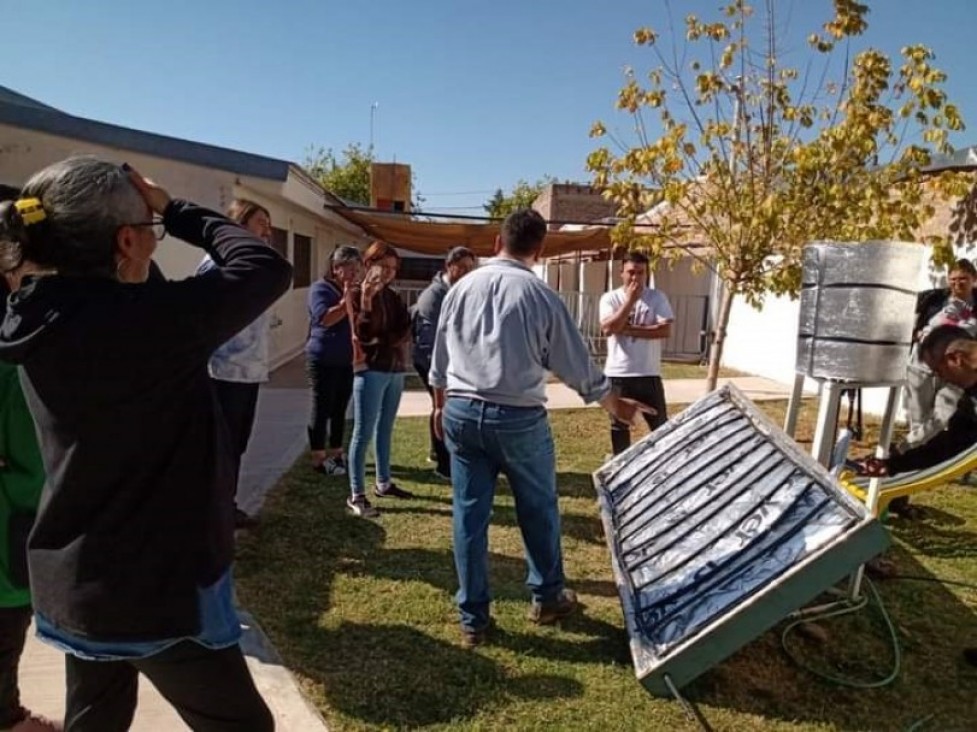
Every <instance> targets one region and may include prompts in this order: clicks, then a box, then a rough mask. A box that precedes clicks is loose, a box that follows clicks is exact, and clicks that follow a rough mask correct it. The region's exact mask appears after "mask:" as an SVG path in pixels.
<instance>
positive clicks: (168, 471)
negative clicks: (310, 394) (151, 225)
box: [0, 201, 291, 641]
mask: <svg viewBox="0 0 977 732" xmlns="http://www.w3.org/2000/svg"><path fill="white" fill-rule="evenodd" d="M163 218H164V222H165V224H166V228H167V231H169V232H170V233H171V234H173V235H174V236H176V237H178V238H180V239H183V240H185V241H187V242H189V243H191V244H194V245H196V246H199V247H202V248H204V249H205V250H207V251H208V252H210V253H211V254H212V255H213V256H214V259H215V261H219V262H223V263H224V264H223V265H222V266H221V267H219V268H217V269H214V270H212V271H210V272H207V273H206V274H204V275H201V276H198V277H190V278H189V279H186V280H182V281H172V282H168V281H161V280H159V279H157V278H153V279H152V280H150V281H149V282H147V283H145V284H136V285H133V284H123V283H120V282H116V281H114V280H110V279H105V278H70V277H61V276H56V275H55V276H46V277H39V278H25V284H24V286H23V287H22V289H21V290H20V291H19V292H17V293H16V294H15V296H14V297H13V298H12V299H11V302H10V309H9V311H8V313H7V316H6V318H5V320H4V322H3V325H2V328H0V358H3V359H5V360H8V361H13V362H16V363H20V364H22V366H23V369H22V380H23V384H24V391H25V394H26V396H27V399H28V403H29V405H30V408H31V412H32V413H33V415H34V419H35V421H36V424H37V430H38V434H39V436H40V438H41V446H42V453H43V458H44V467H45V470H46V472H47V476H48V479H47V484H46V486H45V489H44V495H43V497H42V499H41V505H40V508H39V512H38V517H37V523H36V524H35V527H34V530H33V532H32V533H31V537H30V541H29V544H28V547H29V563H30V572H31V585H32V591H33V598H34V606H35V608H36V609H37V610H38V611H39V612H40V613H41V614H43V615H44V616H45V617H46V618H47V619H48V620H50V621H51V622H53V623H54V624H55V625H56V626H58V627H59V628H62V629H64V630H66V631H68V632H70V633H72V634H76V635H80V636H83V637H87V638H91V639H93V640H102V641H112V640H118V641H141V640H156V639H163V638H174V637H182V636H186V635H193V634H196V633H197V632H199V617H198V608H197V589H198V588H199V587H205V586H208V585H210V584H212V583H213V582H214V581H216V580H217V579H218V578H219V577H220V576H221V575H222V574H223V573H224V572H225V571H226V570H227V569H228V567H229V566H230V563H231V560H232V556H233V510H234V505H233V490H234V482H235V480H234V475H233V472H234V461H233V460H232V459H231V456H230V452H229V449H228V445H227V434H226V428H225V426H224V424H223V422H222V420H221V419H220V418H219V412H218V407H217V403H216V401H215V398H214V394H213V391H212V387H211V383H210V379H209V378H208V375H207V359H208V358H209V357H210V355H211V353H213V351H214V349H215V348H216V347H217V346H219V345H220V344H222V343H224V342H225V341H226V340H228V339H229V338H230V337H231V336H233V335H234V334H235V333H237V332H238V331H240V330H241V329H242V328H243V327H245V326H246V325H247V324H248V323H250V322H251V321H252V320H254V319H255V318H256V317H258V315H260V314H261V313H262V312H264V311H265V310H266V309H267V308H268V307H269V306H270V305H271V304H272V303H273V302H274V301H275V300H276V299H277V298H278V297H279V296H280V295H281V294H282V293H283V292H284V291H285V290H286V289H287V288H288V286H289V282H290V280H291V266H290V265H289V264H288V262H287V261H285V260H284V259H283V258H282V257H281V256H280V255H278V254H277V253H276V252H275V250H274V249H272V248H271V247H269V246H266V245H265V244H264V243H263V242H261V241H259V240H258V239H256V238H254V237H253V236H251V235H250V234H249V233H248V232H247V231H246V230H244V229H242V228H241V227H239V226H237V225H236V224H234V223H233V222H231V221H230V220H228V219H226V218H225V217H223V216H221V215H220V214H217V213H214V212H212V211H208V210H206V209H203V208H200V207H198V206H196V205H194V204H191V203H187V202H184V201H173V202H172V203H171V204H170V205H169V206H168V207H167V209H166V211H165V212H164V217H163ZM170 246H172V244H171V245H170Z"/></svg>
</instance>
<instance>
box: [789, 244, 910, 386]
mask: <svg viewBox="0 0 977 732" xmlns="http://www.w3.org/2000/svg"><path fill="white" fill-rule="evenodd" d="M927 254H928V252H927V249H926V247H924V246H922V245H920V244H914V243H907V242H881V241H870V242H864V243H861V244H855V243H842V242H814V243H812V244H810V245H808V246H806V247H805V248H804V257H803V271H802V276H801V278H802V279H801V307H800V322H799V324H798V332H797V364H796V370H797V372H798V373H802V374H805V375H807V376H811V377H813V378H817V379H837V380H841V381H852V382H859V383H862V384H873V383H874V384H892V383H898V382H901V381H902V380H903V379H904V378H905V374H906V361H907V359H908V357H909V349H910V346H911V344H912V330H913V319H914V313H915V310H916V290H917V283H918V282H919V279H920V276H921V274H922V271H923V267H924V264H925V262H926V257H927Z"/></svg>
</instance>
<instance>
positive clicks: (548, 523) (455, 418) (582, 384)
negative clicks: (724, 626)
mask: <svg viewBox="0 0 977 732" xmlns="http://www.w3.org/2000/svg"><path fill="white" fill-rule="evenodd" d="M545 236H546V222H545V221H544V220H543V218H542V216H540V215H539V214H538V213H536V212H535V211H517V212H515V213H513V214H510V215H509V217H508V218H506V220H505V222H504V223H503V224H502V231H501V234H500V235H499V238H498V240H497V242H496V251H497V253H498V256H497V257H496V258H495V259H492V260H491V261H489V262H488V263H487V264H485V265H483V266H482V267H480V268H479V269H478V270H476V271H474V272H472V273H471V274H470V275H468V276H467V277H465V279H464V280H463V281H461V282H459V283H458V284H457V285H455V286H454V287H453V288H451V290H450V291H449V292H448V294H447V295H446V296H445V298H444V303H443V304H442V307H441V317H440V319H439V322H438V328H437V336H436V339H435V345H434V354H433V359H432V364H431V371H430V374H429V378H430V383H431V386H432V387H433V388H434V390H435V428H436V429H437V430H438V431H439V434H443V436H444V440H445V442H446V444H447V445H448V449H449V451H450V453H451V477H452V484H453V487H454V501H453V520H454V529H453V531H454V555H455V568H456V570H457V573H458V582H459V585H460V589H459V590H458V595H457V600H458V608H459V611H460V615H461V631H462V644H463V645H465V646H466V647H473V646H476V645H479V644H480V643H482V642H483V641H484V640H485V637H486V634H487V632H488V630H489V628H490V627H491V624H492V623H491V616H490V613H489V604H490V601H491V596H490V591H489V582H488V525H489V520H490V518H491V513H492V502H493V498H494V493H495V482H496V478H497V477H498V475H499V473H502V474H504V475H505V476H506V477H507V478H508V480H509V485H510V486H511V488H512V493H513V497H514V498H515V502H516V516H517V517H518V521H519V528H520V531H521V532H522V537H523V543H524V545H525V549H526V562H527V564H528V565H529V566H528V569H529V573H528V577H527V579H526V584H527V585H528V587H529V590H530V592H531V594H532V604H531V606H530V610H529V619H530V620H531V621H532V622H534V623H537V624H541V625H545V624H550V623H554V622H556V621H558V620H559V619H561V618H563V617H565V616H567V615H569V614H570V613H572V612H573V611H574V610H575V609H576V607H577V598H576V595H575V594H574V593H573V592H572V591H571V590H568V589H566V587H565V586H564V585H565V578H564V573H563V555H562V548H561V542H560V515H559V510H558V506H557V492H556V454H555V449H554V445H553V437H552V434H551V432H550V426H549V421H548V419H547V415H546V407H545V403H546V378H547V372H552V373H553V374H555V375H556V376H557V377H558V378H560V379H561V380H562V381H563V382H564V383H565V384H567V386H570V387H571V388H573V389H574V390H575V391H576V392H577V393H578V394H580V396H581V397H582V398H583V400H584V402H588V403H589V402H599V403H600V404H601V406H603V407H604V408H605V409H606V410H607V411H608V412H610V413H611V414H613V415H614V416H615V417H617V418H618V419H621V420H622V421H625V422H632V421H633V420H634V419H635V417H636V416H637V414H638V413H639V412H641V411H647V410H649V409H650V408H648V407H646V406H644V405H641V404H639V403H638V402H635V401H633V400H628V399H623V398H620V397H618V396H616V394H614V393H613V392H612V391H611V384H610V381H609V380H608V379H607V377H606V376H604V374H603V373H602V372H601V371H600V369H599V368H598V367H597V366H596V365H595V364H594V362H593V361H592V360H591V358H590V354H589V353H588V351H587V346H586V343H585V342H584V340H583V337H582V336H581V335H580V332H579V331H578V330H577V327H576V325H575V324H574V322H573V318H572V317H571V316H570V313H569V312H568V311H567V309H566V306H564V304H563V302H562V300H560V298H559V296H558V295H557V294H556V293H555V292H553V290H551V289H550V288H549V287H548V286H547V285H546V284H545V283H544V282H543V281H542V280H541V279H539V278H538V277H537V276H536V275H535V274H534V273H533V271H532V266H533V265H534V264H535V263H536V261H537V260H538V259H539V257H540V254H541V252H542V249H543V239H544V238H545Z"/></svg>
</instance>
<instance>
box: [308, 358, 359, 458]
mask: <svg viewBox="0 0 977 732" xmlns="http://www.w3.org/2000/svg"><path fill="white" fill-rule="evenodd" d="M305 366H306V374H307V375H308V377H309V386H310V387H312V416H311V417H310V419H309V448H310V449H312V450H325V449H326V434H327V428H328V434H329V447H330V448H331V449H333V450H338V449H339V448H341V447H342V446H343V431H344V430H345V429H346V408H347V407H348V406H349V399H350V397H351V396H352V395H353V367H352V365H350V366H323V365H322V364H320V363H318V362H317V361H316V360H315V359H311V358H310V359H307V360H306V362H305Z"/></svg>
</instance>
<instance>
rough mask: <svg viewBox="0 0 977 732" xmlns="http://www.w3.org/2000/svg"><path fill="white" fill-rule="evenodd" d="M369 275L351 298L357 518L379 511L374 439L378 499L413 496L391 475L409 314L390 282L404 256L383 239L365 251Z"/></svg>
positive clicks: (352, 505) (351, 501)
mask: <svg viewBox="0 0 977 732" xmlns="http://www.w3.org/2000/svg"><path fill="white" fill-rule="evenodd" d="M363 264H364V265H365V266H366V274H365V275H364V277H363V282H362V283H361V284H359V285H357V286H356V287H354V288H353V289H352V291H351V292H350V296H349V297H348V298H347V306H348V311H349V320H350V323H351V324H352V326H353V352H354V356H353V372H354V376H353V435H352V437H351V438H350V442H349V463H350V464H349V488H350V496H349V498H347V499H346V506H347V507H348V508H349V510H350V511H352V512H353V514H354V515H356V516H363V517H366V518H371V517H373V516H376V515H377V514H378V513H379V512H378V511H377V509H376V508H374V507H373V504H372V503H370V499H369V498H367V496H366V450H367V447H369V444H370V439H371V438H375V440H374V442H375V444H374V450H375V452H376V484H375V485H374V487H373V495H375V496H377V497H378V498H413V497H414V496H413V494H412V493H410V492H409V491H405V490H404V489H402V488H401V487H400V486H398V485H397V484H396V483H394V482H393V478H392V477H391V475H390V448H391V442H392V439H393V430H394V421H395V420H396V419H397V409H398V407H399V406H400V397H401V394H403V391H404V374H405V372H406V371H407V350H408V347H409V341H410V313H408V311H407V306H406V305H404V301H403V300H401V299H400V295H398V294H397V293H396V292H394V291H393V290H392V289H391V288H390V285H391V283H392V282H393V281H394V280H395V279H396V278H397V271H398V270H399V269H400V255H398V254H397V250H396V249H394V248H393V247H392V246H390V245H389V244H387V243H386V242H382V241H375V242H373V243H372V244H371V245H370V246H369V247H368V248H367V250H366V253H365V254H364V255H363Z"/></svg>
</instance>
